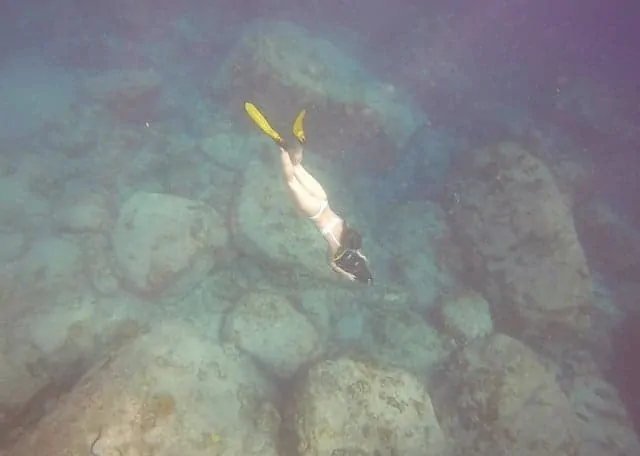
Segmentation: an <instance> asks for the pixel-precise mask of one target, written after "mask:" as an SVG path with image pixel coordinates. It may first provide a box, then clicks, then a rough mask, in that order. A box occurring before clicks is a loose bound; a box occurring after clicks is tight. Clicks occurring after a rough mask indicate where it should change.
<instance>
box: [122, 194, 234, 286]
mask: <svg viewBox="0 0 640 456" xmlns="http://www.w3.org/2000/svg"><path fill="white" fill-rule="evenodd" d="M226 241H227V232H226V228H225V226H224V220H223V219H222V217H220V215H218V213H217V212H216V211H215V209H213V208H212V207H210V206H208V205H206V204H204V203H201V202H198V201H191V200H187V199H184V198H180V197H176V196H172V195H163V194H157V193H142V192H140V193H136V194H134V195H133V196H132V197H131V198H130V199H129V200H128V201H127V202H125V203H124V205H123V206H122V208H121V210H120V216H119V218H118V221H117V223H116V226H115V228H114V230H113V232H112V243H113V248H114V251H115V255H116V259H117V265H118V270H119V271H118V272H119V275H120V277H121V278H122V280H123V282H124V283H125V284H126V285H127V286H128V287H129V288H131V289H132V290H134V291H135V292H138V293H139V294H141V295H143V296H148V297H158V296H162V297H164V296H167V297H179V296H182V295H183V294H184V293H185V292H186V291H188V290H189V289H190V288H191V287H192V286H194V285H195V284H196V283H198V282H200V281H201V280H202V278H203V277H204V276H205V275H206V274H207V273H208V272H209V271H210V270H211V268H212V267H213V266H214V264H215V260H216V252H219V249H220V248H222V247H223V246H224V244H225V243H226Z"/></svg>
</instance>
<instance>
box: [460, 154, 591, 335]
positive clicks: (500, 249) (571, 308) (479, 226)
mask: <svg viewBox="0 0 640 456" xmlns="http://www.w3.org/2000/svg"><path fill="white" fill-rule="evenodd" d="M450 187H451V188H454V189H455V192H456V194H457V199H458V200H459V202H458V203H457V204H453V206H452V207H451V209H450V210H449V215H450V222H451V225H452V227H453V228H454V231H455V235H456V238H457V242H458V244H459V246H460V249H461V252H464V255H465V257H464V262H465V264H466V266H467V272H468V275H469V278H470V279H471V280H472V281H473V285H474V288H476V289H478V290H481V291H482V292H483V293H484V294H485V295H486V296H487V297H488V299H489V300H490V301H491V304H492V306H493V307H494V310H495V312H494V319H495V320H496V323H497V324H498V325H499V326H500V327H501V330H502V331H504V332H507V333H516V334H519V336H522V337H528V336H541V337H543V338H548V337H550V336H553V337H554V338H555V339H554V340H555V342H556V343H557V342H558V341H559V340H563V339H564V340H565V341H566V342H569V341H571V340H575V338H576V337H577V336H582V335H584V334H585V332H586V331H587V330H588V328H589V324H590V319H589V316H588V314H589V312H590V310H591V306H592V300H593V296H592V283H591V273H590V270H589V267H588V265H587V262H586V259H585V255H584V252H583V250H582V246H581V245H580V242H579V240H578V236H577V234H576V230H575V227H574V224H573V217H572V214H571V212H570V209H569V207H568V206H567V204H566V202H565V200H564V198H562V196H561V194H560V192H559V191H558V188H557V186H556V184H555V182H554V180H553V178H552V176H551V174H550V172H549V170H548V169H547V168H546V167H545V165H544V164H543V163H542V162H541V161H540V160H539V159H537V158H535V157H534V156H533V155H531V154H530V153H528V152H527V151H526V150H524V149H523V148H521V147H520V146H519V145H518V144H515V143H507V142H505V143H500V144H497V145H495V146H492V147H487V148H484V149H480V150H476V151H473V152H472V153H468V154H464V155H462V156H460V157H459V160H457V162H456V164H455V167H454V170H453V172H452V174H451V176H450Z"/></svg>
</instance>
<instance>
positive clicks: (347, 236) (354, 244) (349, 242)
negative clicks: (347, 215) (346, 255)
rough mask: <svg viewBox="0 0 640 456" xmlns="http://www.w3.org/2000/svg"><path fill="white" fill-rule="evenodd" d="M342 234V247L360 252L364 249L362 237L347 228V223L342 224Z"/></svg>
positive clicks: (355, 231)
mask: <svg viewBox="0 0 640 456" xmlns="http://www.w3.org/2000/svg"><path fill="white" fill-rule="evenodd" d="M342 223H343V226H342V234H341V235H340V245H341V246H342V247H343V248H345V249H352V250H359V249H361V248H362V235H361V234H360V233H359V232H358V231H357V230H354V229H353V228H349V227H348V226H347V222H342Z"/></svg>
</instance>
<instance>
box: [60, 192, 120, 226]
mask: <svg viewBox="0 0 640 456" xmlns="http://www.w3.org/2000/svg"><path fill="white" fill-rule="evenodd" d="M108 206H109V204H108V201H107V198H106V197H105V196H104V195H100V194H90V195H83V196H81V197H80V198H79V199H78V200H77V201H75V202H73V203H72V204H69V205H68V206H66V207H63V208H62V209H61V210H59V211H57V212H56V214H55V220H56V222H57V225H58V228H60V229H61V230H62V231H69V232H73V233H87V232H93V233H105V232H107V231H108V230H109V229H110V228H111V215H110V214H109V208H108Z"/></svg>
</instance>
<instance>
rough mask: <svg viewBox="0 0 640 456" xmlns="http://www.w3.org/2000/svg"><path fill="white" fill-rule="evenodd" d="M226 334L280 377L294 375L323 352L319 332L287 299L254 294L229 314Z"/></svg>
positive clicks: (267, 294) (241, 301) (272, 295)
mask: <svg viewBox="0 0 640 456" xmlns="http://www.w3.org/2000/svg"><path fill="white" fill-rule="evenodd" d="M223 334H224V335H225V336H226V337H227V338H228V339H229V340H230V341H232V342H233V343H235V344H236V345H237V346H238V348H240V349H241V350H243V351H245V352H246V353H249V354H251V355H252V356H253V357H255V358H256V359H257V360H258V361H260V362H261V363H262V364H263V365H264V366H266V367H267V368H268V369H269V370H270V371H271V372H273V373H274V374H276V375H277V376H279V377H282V378H287V377H291V376H293V375H294V374H295V373H296V372H297V371H298V369H299V368H300V367H301V366H303V365H304V364H307V363H309V362H310V361H311V360H313V359H314V358H315V357H317V356H318V355H319V354H320V353H322V350H323V346H322V343H321V342H322V340H321V337H320V334H319V333H318V330H316V328H315V327H314V326H313V325H312V324H311V322H310V321H309V320H308V319H307V318H306V317H305V315H304V314H302V313H300V312H298V311H297V310H296V309H294V307H293V305H292V303H291V302H290V301H289V300H288V299H287V298H285V297H284V296H281V295H278V294H274V293H264V292H263V293H250V294H248V295H247V296H245V297H244V298H242V299H241V300H240V302H238V303H237V304H236V306H235V307H234V308H233V309H232V311H231V312H230V313H229V314H228V315H227V318H226V321H225V324H224V327H223Z"/></svg>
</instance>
